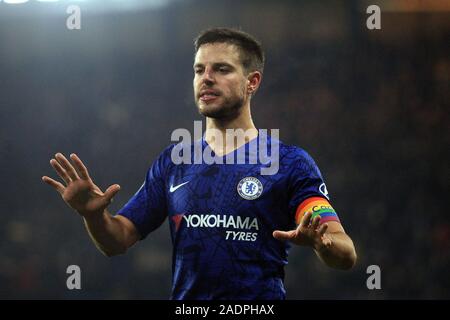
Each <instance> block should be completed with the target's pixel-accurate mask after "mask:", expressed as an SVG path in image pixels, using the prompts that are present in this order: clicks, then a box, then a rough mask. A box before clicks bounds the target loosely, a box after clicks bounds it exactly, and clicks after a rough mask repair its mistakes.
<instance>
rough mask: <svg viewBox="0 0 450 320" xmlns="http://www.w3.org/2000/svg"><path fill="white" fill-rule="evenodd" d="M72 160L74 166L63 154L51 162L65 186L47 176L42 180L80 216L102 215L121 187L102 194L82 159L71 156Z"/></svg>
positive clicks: (110, 188) (56, 156)
mask: <svg viewBox="0 0 450 320" xmlns="http://www.w3.org/2000/svg"><path fill="white" fill-rule="evenodd" d="M70 159H71V160H72V163H73V165H72V163H71V162H69V160H67V158H66V157H65V156H64V155H63V154H61V153H57V154H56V155H55V158H54V159H51V160H50V164H51V166H52V167H53V168H54V169H55V171H56V173H57V174H58V176H59V177H60V178H61V179H62V180H63V181H64V183H65V185H64V184H62V183H61V182H58V181H56V180H54V179H52V178H50V177H47V176H44V177H42V180H43V181H44V182H45V183H47V184H49V185H50V186H52V187H53V188H54V189H55V190H56V191H58V192H59V194H60V195H61V197H62V198H63V200H64V201H65V202H66V203H67V204H68V205H69V206H70V207H72V208H73V209H75V210H76V211H77V212H78V213H79V214H80V215H82V216H88V215H92V214H100V213H102V212H103V211H104V210H105V209H106V207H107V206H108V205H109V204H110V203H111V201H112V198H113V197H114V195H115V194H116V193H117V192H119V190H120V186H119V185H117V184H114V185H111V186H110V187H109V188H108V189H106V191H105V192H102V191H101V190H100V188H99V187H98V186H97V185H95V184H94V182H93V181H92V179H91V177H90V176H89V173H88V170H87V168H86V166H85V165H84V164H83V162H82V161H81V160H80V158H78V156H77V155H75V154H71V155H70Z"/></svg>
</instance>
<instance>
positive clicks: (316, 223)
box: [311, 216, 320, 230]
mask: <svg viewBox="0 0 450 320" xmlns="http://www.w3.org/2000/svg"><path fill="white" fill-rule="evenodd" d="M319 223H320V216H316V217H314V219H313V221H312V224H311V227H312V229H313V230H316V229H317V228H318V227H319Z"/></svg>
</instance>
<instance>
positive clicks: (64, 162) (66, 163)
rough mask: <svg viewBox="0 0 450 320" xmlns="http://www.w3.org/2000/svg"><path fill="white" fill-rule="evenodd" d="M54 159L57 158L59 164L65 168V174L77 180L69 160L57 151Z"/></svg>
mask: <svg viewBox="0 0 450 320" xmlns="http://www.w3.org/2000/svg"><path fill="white" fill-rule="evenodd" d="M55 159H56V160H58V162H59V164H60V165H61V166H62V167H63V168H64V170H66V172H67V174H68V175H69V177H70V178H71V179H72V180H78V179H79V177H78V174H77V172H76V171H75V168H74V167H73V166H72V164H71V163H70V162H69V160H67V159H66V157H64V155H63V154H62V153H57V154H56V155H55Z"/></svg>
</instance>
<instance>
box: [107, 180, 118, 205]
mask: <svg viewBox="0 0 450 320" xmlns="http://www.w3.org/2000/svg"><path fill="white" fill-rule="evenodd" d="M119 191H120V186H119V185H118V184H113V185H112V186H110V187H109V188H108V189H106V191H105V193H104V195H103V196H104V198H105V200H106V201H107V202H108V203H109V202H112V199H113V197H114V196H115V195H116V194H117V192H119Z"/></svg>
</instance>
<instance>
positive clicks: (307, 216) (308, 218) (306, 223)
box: [300, 212, 312, 228]
mask: <svg viewBox="0 0 450 320" xmlns="http://www.w3.org/2000/svg"><path fill="white" fill-rule="evenodd" d="M311 216H312V213H311V212H307V213H306V214H305V215H304V216H303V219H302V221H301V222H300V225H301V226H302V227H304V228H308V226H309V223H310V222H311Z"/></svg>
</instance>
